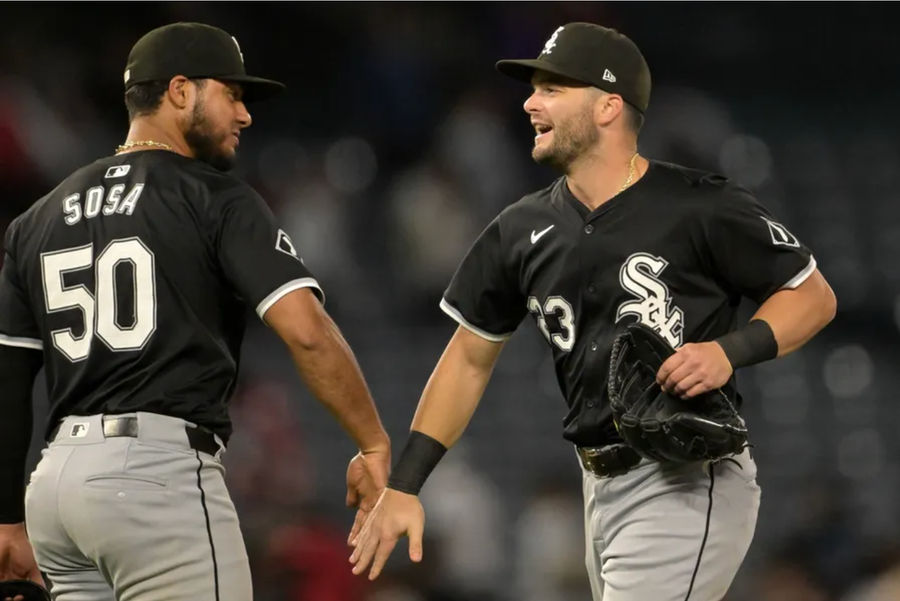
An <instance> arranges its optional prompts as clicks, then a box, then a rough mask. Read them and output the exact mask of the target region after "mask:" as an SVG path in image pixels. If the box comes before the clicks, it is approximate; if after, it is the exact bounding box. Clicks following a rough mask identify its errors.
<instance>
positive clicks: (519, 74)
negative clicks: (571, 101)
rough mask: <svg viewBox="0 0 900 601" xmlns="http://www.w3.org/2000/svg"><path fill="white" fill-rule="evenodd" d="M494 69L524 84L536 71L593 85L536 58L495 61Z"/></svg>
mask: <svg viewBox="0 0 900 601" xmlns="http://www.w3.org/2000/svg"><path fill="white" fill-rule="evenodd" d="M494 67H495V68H496V69H497V71H500V73H503V74H504V75H508V76H509V77H512V78H513V79H518V80H519V81H524V82H526V83H531V76H532V75H534V72H535V71H536V70H541V71H546V72H548V73H553V74H554V75H562V76H563V77H570V78H572V79H576V80H578V81H582V82H584V83H585V84H587V85H594V84H592V83H589V82H586V81H584V79H582V78H581V77H579V76H578V75H577V74H575V73H572V72H570V71H568V70H567V69H563V68H561V67H558V66H556V65H554V64H552V63H548V62H547V61H542V60H541V59H538V58H523V59H504V60H502V61H497V63H496V64H495V65H494Z"/></svg>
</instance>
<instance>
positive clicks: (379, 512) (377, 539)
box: [350, 488, 425, 580]
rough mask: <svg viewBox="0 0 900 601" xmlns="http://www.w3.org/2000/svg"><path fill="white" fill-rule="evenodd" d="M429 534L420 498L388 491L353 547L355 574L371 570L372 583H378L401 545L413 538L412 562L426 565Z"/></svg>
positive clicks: (351, 560)
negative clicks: (424, 546)
mask: <svg viewBox="0 0 900 601" xmlns="http://www.w3.org/2000/svg"><path fill="white" fill-rule="evenodd" d="M424 531H425V510H424V509H423V508H422V503H420V502H419V497H417V496H415V495H409V494H406V493H404V492H400V491H398V490H394V489H392V488H387V489H385V491H384V494H383V495H382V496H381V499H380V500H379V501H378V504H377V505H376V506H375V509H374V510H373V511H372V513H371V514H370V515H369V518H368V519H367V520H366V523H365V525H364V526H363V527H362V530H361V531H360V533H359V536H357V537H356V538H355V539H354V540H352V541H351V544H352V545H353V546H354V547H356V549H355V550H354V551H353V554H352V555H351V556H350V563H352V564H353V573H354V574H356V575H359V574H362V573H363V572H365V571H366V567H367V566H368V565H369V564H370V563H371V564H372V569H371V570H369V580H375V579H376V578H378V575H379V574H380V573H381V569H382V568H383V567H384V564H385V562H387V559H388V557H389V556H390V554H391V551H393V550H394V546H395V545H396V544H397V541H398V540H399V539H400V537H401V536H403V535H404V534H405V535H407V536H409V558H410V560H412V561H414V562H416V563H418V562H420V561H422V535H423V533H424Z"/></svg>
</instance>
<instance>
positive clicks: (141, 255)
mask: <svg viewBox="0 0 900 601" xmlns="http://www.w3.org/2000/svg"><path fill="white" fill-rule="evenodd" d="M5 249H6V255H5V260H4V263H3V269H2V272H0V344H5V345H10V346H18V347H24V348H33V349H41V350H43V353H44V365H45V369H46V377H47V385H48V392H49V397H50V402H51V409H50V410H51V413H50V423H49V425H48V431H49V429H51V428H52V427H53V426H54V425H55V424H56V422H57V421H58V420H60V419H61V418H63V417H65V416H67V415H90V414H96V413H126V412H133V411H150V412H155V413H162V414H165V415H171V416H174V417H180V418H183V419H186V420H189V421H192V422H195V423H198V424H201V425H204V426H206V427H208V428H210V429H212V430H214V431H215V432H216V433H217V434H219V435H220V436H221V437H222V438H223V439H225V440H227V439H228V437H229V435H230V433H231V424H230V421H229V418H228V411H227V401H228V399H229V398H230V395H231V393H232V390H233V388H234V383H235V378H236V374H237V370H238V364H239V352H240V345H241V340H242V338H243V333H244V327H245V321H246V315H247V313H249V311H247V307H250V308H253V309H255V310H256V313H257V314H258V315H259V316H260V317H262V316H263V315H264V314H265V312H266V311H267V310H268V308H269V307H271V306H272V305H273V304H274V303H275V302H276V301H277V300H278V299H280V298H281V297H282V296H284V295H285V294H287V293H288V292H291V291H292V290H296V289H298V288H304V287H306V288H311V289H312V290H314V291H315V292H316V294H317V295H319V297H320V298H322V296H321V291H320V289H319V285H318V283H317V282H316V280H315V278H314V277H313V275H312V274H311V273H310V271H309V270H308V269H307V268H306V267H305V266H304V265H303V262H302V261H301V259H300V257H299V255H298V254H297V250H296V247H295V246H294V244H293V242H292V241H291V239H290V238H289V237H288V235H287V234H285V233H284V232H283V231H282V230H280V229H279V228H278V225H277V224H276V222H275V219H274V217H273V215H272V213H271V211H270V210H269V208H268V207H267V206H266V204H265V202H264V201H263V199H262V198H261V197H260V196H259V195H258V194H257V193H256V192H254V191H253V189H251V188H250V187H249V186H247V185H246V184H244V183H242V182H240V181H239V180H237V179H235V178H234V177H232V176H230V175H228V174H226V173H222V172H220V171H217V170H215V169H214V168H212V167H210V166H208V165H206V164H205V163H202V162H200V161H196V160H194V159H190V158H186V157H183V156H181V155H178V154H175V153H172V152H166V151H161V150H152V151H141V152H135V153H130V154H123V155H118V156H112V157H107V158H104V159H100V160H98V161H96V162H94V163H92V164H90V165H88V166H86V167H83V168H82V169H80V170H78V171H76V172H75V173H74V174H72V175H71V176H70V177H68V178H67V179H66V180H65V181H63V182H62V183H61V184H60V185H59V186H57V187H56V189H54V190H53V191H52V192H50V193H49V194H48V195H47V196H45V197H44V198H42V199H41V200H39V201H38V202H37V203H36V204H35V205H34V206H32V207H31V208H30V209H29V210H28V211H27V212H26V213H24V214H23V215H21V216H20V217H18V218H17V219H16V220H15V221H14V222H13V223H12V224H11V225H10V227H9V229H8V230H7V233H6V236H5Z"/></svg>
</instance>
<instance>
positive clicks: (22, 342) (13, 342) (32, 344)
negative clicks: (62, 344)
mask: <svg viewBox="0 0 900 601" xmlns="http://www.w3.org/2000/svg"><path fill="white" fill-rule="evenodd" d="M0 344H2V345H3V346H14V347H16V348H27V349H34V350H36V351H42V350H44V343H43V342H42V341H40V340H36V339H34V338H16V337H14V336H5V335H3V334H0Z"/></svg>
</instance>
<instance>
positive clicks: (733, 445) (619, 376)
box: [609, 323, 747, 463]
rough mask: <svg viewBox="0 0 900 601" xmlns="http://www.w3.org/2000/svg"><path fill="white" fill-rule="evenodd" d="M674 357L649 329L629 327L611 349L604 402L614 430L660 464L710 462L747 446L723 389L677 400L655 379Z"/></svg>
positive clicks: (742, 422)
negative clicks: (609, 413)
mask: <svg viewBox="0 0 900 601" xmlns="http://www.w3.org/2000/svg"><path fill="white" fill-rule="evenodd" d="M674 353H675V349H673V348H672V347H671V346H670V345H669V343H668V342H667V341H666V340H665V339H663V338H662V337H661V336H659V335H658V334H657V333H656V332H655V331H653V330H652V329H651V328H649V327H647V326H645V325H643V324H640V323H637V324H632V325H629V326H628V328H627V329H626V330H625V331H624V332H622V333H621V334H619V335H618V336H617V337H616V339H615V342H614V343H613V349H612V358H611V359H610V367H609V397H610V407H611V409H612V414H613V419H614V420H615V424H616V429H617V430H618V431H619V435H620V436H621V437H622V439H623V440H624V441H625V442H626V443H627V444H628V445H629V446H630V447H632V448H633V449H634V450H635V451H637V452H638V453H639V454H640V455H642V456H644V457H646V458H648V459H653V460H656V461H663V462H675V463H686V462H690V461H700V460H715V459H720V458H722V457H724V456H726V455H731V454H733V453H740V452H741V451H742V450H743V449H744V447H746V446H747V428H746V427H745V426H744V421H743V420H742V419H741V417H740V415H738V412H737V410H736V409H735V408H734V404H733V403H732V402H731V399H730V398H729V393H731V394H733V392H732V391H730V390H729V391H726V390H723V389H721V388H720V389H717V390H712V391H710V392H707V393H704V394H701V395H697V396H695V397H691V398H689V399H686V400H682V399H680V398H678V397H676V396H672V395H670V394H668V393H666V392H664V391H663V390H662V389H661V388H660V386H659V385H658V384H657V383H656V373H657V372H658V371H659V368H660V366H661V365H662V364H663V362H664V361H665V360H666V359H667V358H668V357H669V356H671V355H672V354H674Z"/></svg>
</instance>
